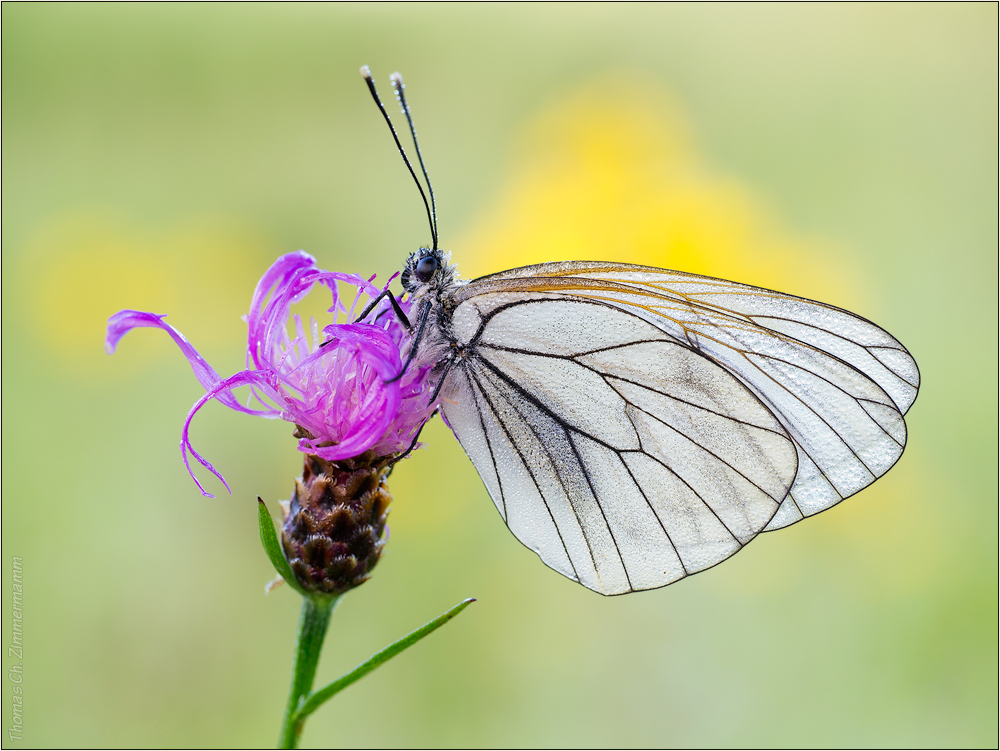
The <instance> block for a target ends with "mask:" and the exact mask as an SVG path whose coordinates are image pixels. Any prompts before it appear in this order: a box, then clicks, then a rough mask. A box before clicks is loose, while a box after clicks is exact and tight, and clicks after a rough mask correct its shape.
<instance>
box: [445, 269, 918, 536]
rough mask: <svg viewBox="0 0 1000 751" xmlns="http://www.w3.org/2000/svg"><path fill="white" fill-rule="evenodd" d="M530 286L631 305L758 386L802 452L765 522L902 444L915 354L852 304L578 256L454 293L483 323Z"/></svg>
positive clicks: (783, 520)
mask: <svg viewBox="0 0 1000 751" xmlns="http://www.w3.org/2000/svg"><path fill="white" fill-rule="evenodd" d="M525 298H542V299H550V300H579V301H584V300H586V301H590V302H593V303H600V304H602V305H605V306H608V307H610V308H614V309H617V310H621V311H625V312H627V313H629V314H631V315H633V316H635V317H638V318H641V319H642V320H644V321H647V322H648V323H650V324H651V325H653V326H654V327H656V328H657V329H658V330H659V331H661V332H663V333H664V334H665V335H666V336H667V338H668V339H669V340H670V341H673V342H675V343H677V344H679V345H681V346H683V347H688V348H690V349H692V350H696V351H698V352H700V353H702V354H703V355H705V356H706V357H708V358H710V359H712V360H713V361H714V362H716V363H718V364H719V365H720V366H722V367H723V368H724V369H725V370H727V371H729V372H730V373H731V374H733V375H734V376H736V377H737V378H738V379H739V380H740V381H741V382H742V383H743V384H745V385H746V386H747V387H748V388H749V389H750V390H751V391H752V392H753V393H754V394H755V395H756V396H757V397H759V398H760V400H761V401H762V402H763V403H764V404H765V405H767V408H768V409H769V410H770V411H771V412H772V413H773V415H774V416H775V417H776V418H777V420H778V422H779V423H780V424H781V425H782V427H783V429H784V430H785V431H786V432H787V434H788V435H789V436H790V437H791V439H792V440H793V441H794V443H795V446H796V449H797V454H798V470H797V474H796V477H795V481H794V483H793V485H792V487H791V489H790V492H789V493H788V497H787V498H786V499H785V501H784V503H783V504H782V506H781V508H780V509H779V511H778V513H777V514H775V516H774V518H773V519H772V520H771V522H770V524H769V525H768V527H767V529H768V530H772V529H779V528H781V527H784V526H787V525H788V524H792V523H794V522H796V521H799V520H800V519H802V518H803V517H805V516H811V515H813V514H816V513H819V512H820V511H823V510H825V509H827V508H829V507H830V506H832V505H834V504H836V503H839V502H840V501H841V500H843V499H844V498H846V497H848V496H850V495H853V494H854V493H856V492H858V491H859V490H861V489H862V488H864V487H866V486H867V485H869V484H871V483H872V482H874V481H875V480H876V479H877V478H878V477H880V476H882V475H883V474H885V472H887V471H888V470H889V469H890V468H891V467H892V465H893V464H894V463H895V462H896V460H897V459H898V458H899V456H900V455H901V454H902V451H903V447H904V445H905V443H906V425H905V423H904V422H903V417H902V416H903V414H904V413H905V412H906V410H907V409H909V407H910V405H911V404H912V403H913V401H914V399H915V398H916V394H917V388H918V385H919V372H918V370H917V366H916V363H915V362H914V360H913V358H912V357H911V356H910V354H909V353H908V352H907V351H906V349H905V348H904V347H903V346H902V345H901V344H900V343H899V342H898V341H896V340H895V339H894V338H893V337H892V336H890V335H889V334H888V333H887V332H885V331H883V330H882V329H881V328H879V327H878V326H876V325H875V324H873V323H871V322H870V321H867V320H865V319H863V318H861V317H859V316H856V315H854V314H852V313H849V312H847V311H844V310H841V309H839V308H835V307H833V306H830V305H825V304H823V303H818V302H814V301H811V300H806V299H803V298H799V297H794V296H792V295H786V294H782V293H779V292H774V291H771V290H766V289H761V288H757V287H751V286H748V285H743V284H738V283H735V282H728V281H724V280H720V279H713V278H710V277H703V276H698V275H695V274H685V273H681V272H675V271H666V270H663V269H656V268H650V267H641V266H629V265H625V264H608V263H600V262H572V261H571V262H563V263H550V264H541V265H538V266H530V267H524V268H521V269H513V270H511V271H506V272H502V273H500V274H494V275H492V276H488V277H483V278H481V279H478V280H476V281H473V282H470V283H469V284H468V285H466V286H464V287H462V288H461V289H460V290H459V291H458V293H457V294H456V302H457V303H458V308H457V309H456V316H457V317H458V315H457V314H458V313H459V312H461V314H462V316H464V317H468V318H470V319H478V320H479V321H480V324H479V326H480V327H482V329H483V333H484V334H485V332H486V331H487V330H491V329H493V328H496V326H495V324H491V323H490V322H491V321H492V320H493V319H494V318H495V317H496V316H498V315H500V314H501V313H500V311H501V310H502V309H503V308H504V306H505V305H508V304H510V303H512V302H514V301H517V300H520V299H525ZM598 326H599V324H598ZM540 331H544V330H540ZM475 336H476V335H475V334H473V335H472V338H473V339H474V337H475ZM539 336H544V334H543V333H540V334H539ZM539 344H540V346H542V347H544V346H545V343H544V342H541V343H539Z"/></svg>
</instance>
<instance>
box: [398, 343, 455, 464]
mask: <svg viewBox="0 0 1000 751" xmlns="http://www.w3.org/2000/svg"><path fill="white" fill-rule="evenodd" d="M454 362H455V355H454V354H452V356H451V357H449V358H448V359H447V361H445V365H444V368H443V369H442V371H441V378H439V379H438V382H437V386H435V387H434V393H433V394H431V398H430V400H429V401H428V402H427V403H428V404H433V403H434V400H435V399H437V398H438V394H440V393H441V387H442V386H444V379H445V376H446V375H448V371H449V370H451V366H452V365H453V364H454ZM438 412H439V410H437V409H435V410H434V411H433V412H431V415H430V417H428V418H427V419H426V420H424V422H423V424H422V425H421V426H420V428H419V430H417V434H416V435H415V436H413V441H411V442H410V447H409V448H408V449H406V451H404V452H403V453H402V454H400V455H399V456H397V457H396V458H395V459H393V460H392V461H391V462H390V463H389V466H390V470H389V471H390V472H392V469H391V467H395V466H396V462H398V461H399V460H400V459H403V458H405V457H406V456H408V455H409V454H410V452H411V451H413V449H414V448H416V445H417V441H418V440H419V438H420V433H421V431H423V429H424V425H426V424H427V423H429V422H430V421H431V420H433V419H434V415H436V414H437V413H438Z"/></svg>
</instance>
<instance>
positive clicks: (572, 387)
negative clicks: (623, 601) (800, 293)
mask: <svg viewBox="0 0 1000 751" xmlns="http://www.w3.org/2000/svg"><path fill="white" fill-rule="evenodd" d="M447 260H448V259H447V257H446V255H445V254H443V253H442V252H441V251H438V250H432V249H422V250H421V251H420V252H419V253H416V254H414V255H413V256H411V258H410V260H409V262H408V263H407V267H406V270H405V271H404V272H403V284H404V288H405V289H406V291H407V292H409V293H410V295H411V300H412V302H413V310H419V311H420V319H419V320H420V323H419V324H418V326H417V332H418V333H417V335H416V337H415V341H417V342H418V344H417V348H418V354H417V359H418V360H419V361H423V360H427V359H429V360H431V361H433V362H436V363H437V370H438V374H439V376H440V380H439V384H440V385H439V388H440V395H441V396H442V411H443V413H444V417H445V419H446V420H447V422H448V424H449V425H450V426H451V428H452V430H453V431H454V432H455V435H456V436H457V437H458V440H459V441H460V442H461V444H462V446H463V448H464V449H465V451H466V453H467V454H468V455H469V458H471V459H472V462H473V464H475V466H476V469H477V470H478V471H479V474H480V476H481V477H482V478H483V482H485V484H486V487H487V489H488V490H489V493H490V495H491V496H492V498H493V501H494V503H495V504H496V506H497V509H498V510H499V511H500V515H501V516H502V517H503V519H504V521H505V522H506V523H507V526H508V527H509V528H510V530H511V532H513V533H514V535H515V536H516V537H517V538H518V539H519V540H520V541H521V542H522V543H524V544H525V545H526V546H527V547H528V548H530V549H531V550H533V551H535V552H536V553H537V554H538V556H539V557H540V558H541V559H542V560H543V561H544V562H545V563H546V564H547V565H548V566H550V567H551V568H553V569H555V570H556V571H558V572H559V573H561V574H564V575H566V576H568V577H570V578H571V579H574V580H576V581H579V582H580V583H581V584H583V585H585V586H586V587H588V588H590V589H593V590H594V591H596V592H600V593H602V594H607V595H610V594H621V593H624V592H632V591H637V590H643V589H653V588H655V587H662V586H664V585H666V584H670V583H671V582H674V581H676V580H678V579H680V578H682V577H684V576H687V575H688V574H693V573H696V572H698V571H703V570H705V569H706V568H709V567H711V566H714V565H715V564H717V563H719V562H720V561H723V560H725V559H726V558H728V557H729V556H731V555H733V554H734V553H736V552H737V551H738V550H739V549H740V548H741V547H743V546H744V545H746V544H747V543H748V542H750V540H752V539H753V538H754V537H755V536H756V535H757V533H758V532H761V531H768V530H773V529H780V528H781V527H785V526H788V525H789V524H793V523H795V522H797V521H799V520H800V519H802V518H804V517H806V516H812V515H813V514H816V513H819V512H820V511H823V510H825V509H827V508H830V507H831V506H833V505H835V504H837V503H839V502H840V501H842V500H843V499H844V498H847V497H848V496H850V495H853V494H854V493H857V492H858V491H859V490H861V489H862V488H864V487H866V486H867V485H869V484H871V483H872V482H874V481H875V480H876V479H878V478H879V477H881V476H882V475H883V474H885V473H886V472H887V471H888V470H889V469H890V468H891V467H892V465H893V464H895V462H896V460H897V459H898V458H899V456H900V454H902V452H903V447H904V445H905V443H906V425H905V424H904V422H903V414H904V413H905V412H906V410H907V409H908V408H909V407H910V405H911V404H912V403H913V400H914V399H915V398H916V393H917V385H918V382H919V374H918V371H917V366H916V363H915V362H914V361H913V358H912V357H910V355H909V353H908V352H907V351H906V350H905V349H904V348H903V346H902V345H901V344H899V342H897V341H896V340H895V339H893V338H892V337H891V336H890V335H889V334H887V333H886V332H885V331H883V330H882V329H880V328H878V327H877V326H875V325H874V324H872V323H870V322H869V321H866V320H864V319H863V318H859V317H858V316H855V315H853V314H851V313H848V312H847V311H844V310H840V309H838V308H834V307H832V306H828V305H824V304H822V303H817V302H812V301H810V300H804V299H802V298H798V297H792V296H791V295H784V294H781V293H778V292H772V291H770V290H765V289H759V288H756V287H749V286H746V285H742V284H737V283H735V282H727V281H722V280H719V279H711V278H708V277H703V276H696V275H694V274H684V273H680V272H675V271H665V270H662V269H655V268H649V267H644V266H629V265H625V264H613V263H595V262H581V261H576V262H574V261H568V262H564V263H548V264H541V265H538V266H528V267H525V268H520V269H513V270H511V271H505V272H501V273H499V274H493V275H491V276H486V277H482V278H480V279H476V280H475V281H472V282H468V283H460V282H458V281H457V280H456V276H455V267H454V266H451V265H449V264H448V263H447Z"/></svg>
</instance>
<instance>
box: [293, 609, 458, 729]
mask: <svg viewBox="0 0 1000 751" xmlns="http://www.w3.org/2000/svg"><path fill="white" fill-rule="evenodd" d="M475 601H476V599H475V598H474V597H470V598H469V599H467V600H462V602H460V603H458V605H456V606H455V607H453V608H452V609H451V610H449V611H448V612H447V613H444V614H442V615H440V616H438V617H437V618H435V619H434V620H433V621H431V622H430V623H427V624H424V625H423V626H421V627H420V628H418V629H417V630H416V631H414V632H413V633H411V634H409V635H407V636H404V637H403V638H402V639H400V640H399V641H397V642H394V643H392V644H390V645H389V646H388V647H386V648H385V649H383V650H382V651H381V652H379V653H377V654H375V655H372V656H371V657H369V658H368V659H367V660H365V661H364V662H363V663H361V664H360V665H358V666H357V667H356V668H354V670H352V671H351V672H350V673H347V674H345V675H342V676H341V677H340V678H338V679H337V680H335V681H334V682H333V683H330V684H328V685H326V686H324V687H323V688H321V689H320V690H319V691H314V692H313V693H311V694H309V696H307V697H306V700H305V701H304V702H303V703H302V706H300V707H299V711H298V712H297V713H296V720H297V721H301V720H303V719H305V718H306V717H308V716H309V715H311V714H312V713H313V712H315V711H316V710H317V709H319V708H320V706H321V705H322V704H323V702H325V701H327V700H328V699H330V698H331V697H332V696H333V695H334V694H336V693H337V692H339V691H342V690H344V689H345V688H347V687H348V686H350V685H351V684H352V683H354V682H355V681H356V680H358V679H359V678H363V677H364V676H366V675H368V674H369V673H370V672H372V671H373V670H374V669H375V668H377V667H378V666H379V665H381V664H382V663H383V662H386V661H388V660H390V659H392V658H393V657H395V656H396V655H398V654H399V653H400V652H402V651H403V650H404V649H406V648H407V647H412V646H413V645H414V644H416V643H417V642H418V641H420V640H421V639H423V638H424V637H425V636H427V635H428V634H430V633H431V632H432V631H436V630H437V629H438V628H440V627H441V626H443V625H444V624H446V623H447V622H448V621H450V620H451V619H452V618H454V617H455V616H456V615H458V614H459V613H461V612H462V611H463V610H465V609H466V608H467V607H468V606H469V605H471V604H472V603H474V602H475Z"/></svg>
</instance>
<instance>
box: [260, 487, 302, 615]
mask: <svg viewBox="0 0 1000 751" xmlns="http://www.w3.org/2000/svg"><path fill="white" fill-rule="evenodd" d="M257 521H258V522H259V524H260V544H261V545H263V546H264V552H265V553H267V557H268V558H270V559H271V564H272V565H273V566H274V570H275V571H277V572H278V575H279V576H281V578H282V579H284V580H285V582H286V583H287V584H288V586H290V587H291V588H292V589H294V590H295V591H296V592H298V593H299V594H301V595H303V596H305V592H303V591H302V587H301V586H300V585H299V582H298V580H297V579H296V578H295V574H293V573H292V567H291V566H289V565H288V561H286V560H285V556H284V554H283V553H282V552H281V544H280V543H279V542H278V535H277V534H276V533H275V531H274V522H273V521H272V520H271V512H269V511H268V510H267V506H265V505H264V501H263V500H262V499H261V498H260V497H259V496H258V498H257Z"/></svg>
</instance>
